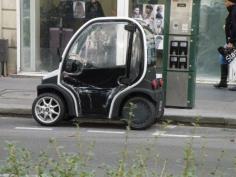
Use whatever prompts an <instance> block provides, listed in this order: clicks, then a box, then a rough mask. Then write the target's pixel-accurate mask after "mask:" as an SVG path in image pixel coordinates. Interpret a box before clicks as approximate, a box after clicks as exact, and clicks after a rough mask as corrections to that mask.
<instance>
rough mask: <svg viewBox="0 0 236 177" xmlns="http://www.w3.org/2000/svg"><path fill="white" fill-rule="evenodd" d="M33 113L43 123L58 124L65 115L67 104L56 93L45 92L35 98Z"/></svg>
mask: <svg viewBox="0 0 236 177" xmlns="http://www.w3.org/2000/svg"><path fill="white" fill-rule="evenodd" d="M32 114H33V117H34V119H35V120H36V121H37V122H38V123H40V124H41V125H48V126H50V125H56V124H57V123H59V122H60V121H61V120H62V119H63V118H64V116H65V105H64V102H63V100H62V99H61V98H60V97H59V96H57V95H56V94H52V93H44V94H42V95H39V96H38V97H37V98H36V99H35V100H34V103H33V106H32Z"/></svg>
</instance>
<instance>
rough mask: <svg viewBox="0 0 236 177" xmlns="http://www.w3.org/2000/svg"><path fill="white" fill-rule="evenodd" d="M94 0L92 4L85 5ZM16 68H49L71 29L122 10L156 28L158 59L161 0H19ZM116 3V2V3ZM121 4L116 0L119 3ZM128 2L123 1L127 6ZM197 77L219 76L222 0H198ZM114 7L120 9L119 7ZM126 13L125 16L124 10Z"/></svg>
mask: <svg viewBox="0 0 236 177" xmlns="http://www.w3.org/2000/svg"><path fill="white" fill-rule="evenodd" d="M90 1H97V2H99V3H100V5H97V6H96V8H91V6H89V2H90ZM20 2H21V3H20V5H21V6H20V9H21V58H20V71H22V72H48V71H52V70H54V69H55V68H57V67H58V63H59V61H60V57H59V56H60V54H62V51H63V49H64V47H65V45H66V43H67V42H68V40H69V39H70V37H71V36H72V35H73V34H74V33H75V31H76V30H77V29H78V28H79V27H80V26H81V25H82V24H84V23H85V22H86V21H87V20H88V19H91V18H94V17H96V16H117V14H119V15H120V9H117V8H120V7H122V8H123V9H121V11H122V10H123V11H128V14H127V12H124V13H123V14H127V15H129V17H132V18H136V19H140V20H142V21H144V22H145V23H147V24H148V25H149V28H150V29H152V30H153V31H154V32H155V33H156V38H155V47H156V50H157V51H158V56H157V62H158V63H160V64H161V63H162V58H163V33H164V28H163V27H164V20H165V16H164V13H165V5H164V4H165V2H166V1H165V0H129V1H126V0H21V1H20ZM118 4H119V5H118ZM120 4H121V5H120ZM126 5H128V7H126ZM200 9H201V11H200V28H199V29H200V32H199V37H198V41H199V47H198V53H197V77H198V78H208V79H209V78H210V79H211V78H218V77H219V62H218V52H217V50H216V49H217V48H218V47H219V46H222V45H224V42H225V41H224V39H225V37H224V29H223V25H224V19H225V17H226V15H227V11H226V9H225V7H224V2H223V1H222V0H201V8H200ZM118 11H119V13H118ZM127 15H126V16H127Z"/></svg>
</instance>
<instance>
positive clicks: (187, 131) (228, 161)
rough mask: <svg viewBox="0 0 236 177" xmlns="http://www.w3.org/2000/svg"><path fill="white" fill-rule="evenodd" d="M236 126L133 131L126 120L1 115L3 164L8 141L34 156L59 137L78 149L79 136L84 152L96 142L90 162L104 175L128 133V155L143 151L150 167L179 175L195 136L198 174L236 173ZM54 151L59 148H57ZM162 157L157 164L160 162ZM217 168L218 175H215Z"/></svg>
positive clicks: (0, 158)
mask: <svg viewBox="0 0 236 177" xmlns="http://www.w3.org/2000/svg"><path fill="white" fill-rule="evenodd" d="M235 134H236V129H227V128H209V127H190V126H189V127H187V126H174V125H154V126H153V127H151V128H150V129H148V130H145V131H129V132H128V134H127V133H126V129H125V127H124V126H122V125H114V124H84V125H81V126H80V128H77V127H76V126H75V125H73V124H72V123H66V124H62V125H60V126H57V127H42V126H40V125H39V124H37V123H36V122H35V121H34V120H33V119H31V118H10V117H1V118H0V142H1V143H0V165H1V164H3V163H4V159H6V154H7V152H6V143H7V142H13V143H15V144H16V145H17V146H20V147H26V148H28V149H29V150H30V151H31V152H32V154H33V156H34V157H37V155H38V154H39V152H40V151H45V150H47V149H49V146H50V145H49V139H50V138H54V139H55V140H56V141H57V142H58V144H59V145H60V146H63V147H64V150H65V152H78V151H79V149H78V137H80V143H81V144H82V147H83V150H82V151H83V152H86V151H87V149H89V147H90V146H91V144H92V143H94V147H93V148H92V152H93V154H94V155H93V159H92V160H91V162H90V164H89V165H90V167H91V168H92V169H95V170H96V176H98V177H100V176H101V177H102V176H104V175H103V174H104V171H105V170H104V169H103V167H102V166H103V165H102V164H106V165H109V166H112V167H116V165H117V163H118V160H119V159H121V154H122V152H123V151H124V147H125V142H126V137H128V140H127V141H128V159H129V163H130V164H131V163H132V160H133V159H134V157H135V155H137V152H141V153H142V154H143V155H144V156H146V157H147V158H148V159H149V160H148V169H149V170H153V171H156V172H158V173H159V174H160V173H161V170H162V169H163V166H164V165H166V167H165V168H166V171H167V172H169V174H173V175H174V177H175V176H179V175H180V174H182V173H183V168H184V163H185V161H184V152H185V151H184V150H185V149H186V147H187V145H188V143H190V142H191V141H192V146H193V150H194V159H195V163H196V165H197V166H196V171H197V173H198V176H202V177H208V176H223V177H233V176H235V172H236V142H235V140H236V137H235ZM52 154H53V153H52ZM154 157H158V158H157V163H154V161H155V159H154ZM211 173H212V174H211Z"/></svg>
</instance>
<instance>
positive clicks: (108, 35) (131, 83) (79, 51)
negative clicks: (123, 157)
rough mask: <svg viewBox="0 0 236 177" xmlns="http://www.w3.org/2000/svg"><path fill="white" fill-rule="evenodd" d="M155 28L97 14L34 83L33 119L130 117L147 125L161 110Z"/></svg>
mask: <svg viewBox="0 0 236 177" xmlns="http://www.w3.org/2000/svg"><path fill="white" fill-rule="evenodd" d="M156 68H157V66H156V49H155V41H154V35H153V33H152V32H151V31H150V30H149V29H148V28H147V27H145V26H143V25H141V24H140V23H139V22H138V21H136V20H134V19H131V18H118V17H105V18H96V19H93V20H91V21H89V22H87V23H86V24H84V25H83V26H82V27H81V28H80V29H79V30H78V31H77V32H76V33H75V34H74V36H73V37H72V39H71V40H70V42H69V43H68V45H67V47H66V48H65V50H64V52H63V55H62V60H61V62H60V65H59V68H58V70H56V71H53V72H51V73H49V74H48V75H46V76H45V77H44V78H43V79H42V83H41V84H40V85H39V86H38V87H37V95H38V96H37V98H36V99H35V100H34V103H33V105H32V114H33V117H34V119H35V120H36V121H37V122H38V123H40V124H42V125H47V126H51V125H55V124H57V123H59V122H60V121H61V120H69V119H71V118H81V119H89V118H93V119H100V120H101V119H104V120H106V119H108V120H122V121H126V122H129V124H130V127H131V128H132V129H146V128H148V127H150V126H151V125H152V124H154V123H155V122H156V121H157V120H158V119H160V118H161V117H162V116H163V113H164V98H163V89H162V84H163V82H162V78H159V77H157V76H160V74H158V73H157V70H156Z"/></svg>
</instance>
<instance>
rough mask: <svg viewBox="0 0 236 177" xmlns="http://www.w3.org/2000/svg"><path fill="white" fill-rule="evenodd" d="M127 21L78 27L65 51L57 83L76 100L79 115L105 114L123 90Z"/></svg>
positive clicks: (102, 22)
mask: <svg viewBox="0 0 236 177" xmlns="http://www.w3.org/2000/svg"><path fill="white" fill-rule="evenodd" d="M128 24H129V22H128V21H122V20H118V21H111V20H105V21H103V20H98V21H94V22H93V23H90V24H89V25H87V26H84V27H82V28H83V29H80V32H78V34H76V36H75V37H74V40H73V42H72V43H71V44H69V45H70V46H69V47H68V48H67V51H66V55H65V59H64V61H63V62H62V68H61V83H63V85H64V86H65V87H67V88H68V89H70V90H71V91H72V92H73V93H74V94H76V96H77V99H78V107H79V113H80V115H88V114H89V115H107V114H108V112H109V107H110V102H111V99H112V97H113V96H114V93H115V92H117V90H119V89H122V88H123V87H125V86H124V85H122V84H119V79H120V78H122V77H123V76H125V75H126V73H127V72H126V71H127V67H126V61H127V50H128V44H129V31H127V30H126V29H125V26H126V25H128Z"/></svg>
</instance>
